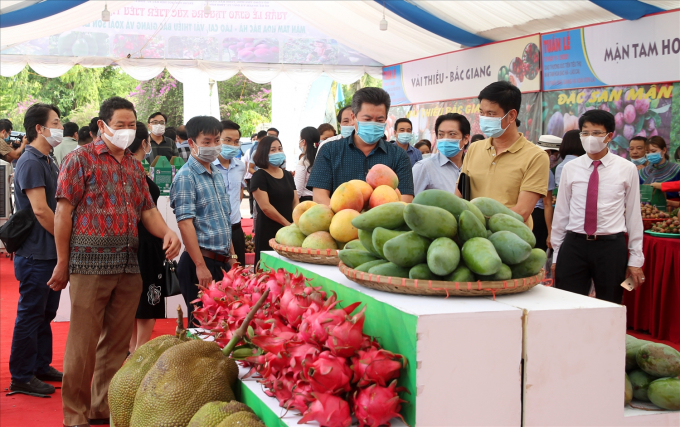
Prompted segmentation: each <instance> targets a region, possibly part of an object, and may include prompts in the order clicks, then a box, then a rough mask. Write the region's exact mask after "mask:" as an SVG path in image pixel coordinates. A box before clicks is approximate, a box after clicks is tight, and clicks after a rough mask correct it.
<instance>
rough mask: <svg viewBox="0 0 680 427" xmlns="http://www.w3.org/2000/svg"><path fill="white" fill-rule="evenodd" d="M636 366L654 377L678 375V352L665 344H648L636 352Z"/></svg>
mask: <svg viewBox="0 0 680 427" xmlns="http://www.w3.org/2000/svg"><path fill="white" fill-rule="evenodd" d="M636 361H637V364H638V366H639V367H640V369H642V370H643V371H645V372H647V373H648V374H649V375H653V376H655V377H659V378H661V377H677V376H678V375H680V352H678V351H677V350H676V349H674V348H673V347H670V346H667V345H666V344H659V343H654V342H650V343H647V344H645V345H643V346H642V347H640V349H639V350H638V352H637V358H636Z"/></svg>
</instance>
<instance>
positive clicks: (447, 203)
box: [412, 190, 468, 220]
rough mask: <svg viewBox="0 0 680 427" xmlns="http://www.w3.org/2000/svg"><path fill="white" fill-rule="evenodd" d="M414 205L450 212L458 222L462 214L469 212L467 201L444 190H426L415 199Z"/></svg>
mask: <svg viewBox="0 0 680 427" xmlns="http://www.w3.org/2000/svg"><path fill="white" fill-rule="evenodd" d="M412 203H413V204H416V205H424V206H436V207H438V208H442V209H444V210H447V211H449V213H451V214H452V215H453V216H454V217H455V218H456V220H458V219H459V217H460V214H461V213H462V212H463V211H465V210H467V209H468V208H467V205H466V204H465V200H463V199H461V198H460V197H458V196H456V195H455V194H453V193H449V192H448V191H444V190H425V191H421V192H420V193H418V194H417V195H416V197H414V198H413V202H412Z"/></svg>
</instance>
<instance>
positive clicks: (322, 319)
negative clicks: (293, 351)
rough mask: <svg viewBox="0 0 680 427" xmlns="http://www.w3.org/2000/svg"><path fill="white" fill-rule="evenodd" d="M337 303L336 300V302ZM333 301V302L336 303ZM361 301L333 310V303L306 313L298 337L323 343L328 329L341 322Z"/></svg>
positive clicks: (326, 337)
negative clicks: (316, 310)
mask: <svg viewBox="0 0 680 427" xmlns="http://www.w3.org/2000/svg"><path fill="white" fill-rule="evenodd" d="M336 303H337V302H336ZM336 303H334V304H336ZM360 304H361V303H360V302H357V303H354V304H352V305H350V306H348V307H345V308H343V309H335V310H333V309H332V307H333V305H331V306H329V307H327V308H326V309H325V310H321V311H319V312H316V313H313V314H306V316H305V319H304V320H303V321H302V323H300V338H302V339H303V340H305V341H308V342H309V341H314V342H317V343H319V344H323V343H324V342H325V341H326V339H328V331H329V329H332V328H334V327H335V326H337V325H339V324H341V323H342V322H344V321H345V320H346V319H347V316H348V315H349V314H350V313H351V312H353V311H354V309H355V308H357V307H358V306H359V305H360Z"/></svg>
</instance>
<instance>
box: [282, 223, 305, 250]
mask: <svg viewBox="0 0 680 427" xmlns="http://www.w3.org/2000/svg"><path fill="white" fill-rule="evenodd" d="M306 238H307V236H305V235H304V234H302V231H300V229H299V228H297V226H296V225H295V224H291V225H289V226H287V227H281V228H280V229H279V231H277V232H276V236H275V237H274V240H276V243H278V244H279V245H284V246H291V247H301V246H302V243H303V242H304V241H305V239H306Z"/></svg>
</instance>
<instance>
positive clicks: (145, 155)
mask: <svg viewBox="0 0 680 427" xmlns="http://www.w3.org/2000/svg"><path fill="white" fill-rule="evenodd" d="M148 144H149V151H146V150H144V157H148V156H149V154H151V143H148Z"/></svg>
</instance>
